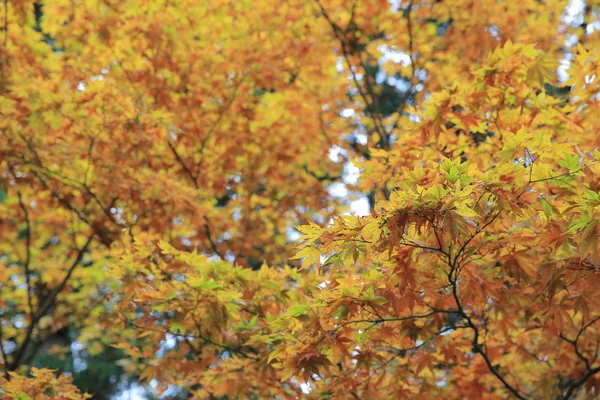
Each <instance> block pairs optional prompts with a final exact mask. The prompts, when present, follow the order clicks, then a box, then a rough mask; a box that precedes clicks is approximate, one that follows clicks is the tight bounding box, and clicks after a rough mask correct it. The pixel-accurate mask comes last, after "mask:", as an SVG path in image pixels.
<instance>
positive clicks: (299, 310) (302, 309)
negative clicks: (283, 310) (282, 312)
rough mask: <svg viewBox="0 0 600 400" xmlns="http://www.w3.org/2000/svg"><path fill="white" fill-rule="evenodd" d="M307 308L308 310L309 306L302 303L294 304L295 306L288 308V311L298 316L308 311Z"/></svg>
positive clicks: (291, 314) (293, 315)
mask: <svg viewBox="0 0 600 400" xmlns="http://www.w3.org/2000/svg"><path fill="white" fill-rule="evenodd" d="M306 310H308V306H307V305H303V304H301V305H298V306H293V307H290V308H288V313H289V314H290V316H292V317H298V316H300V315H302V314H304V313H305V312H306Z"/></svg>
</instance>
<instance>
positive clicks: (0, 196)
mask: <svg viewBox="0 0 600 400" xmlns="http://www.w3.org/2000/svg"><path fill="white" fill-rule="evenodd" d="M5 200H6V192H5V191H4V189H3V188H1V187H0V203H4V201H5Z"/></svg>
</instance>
